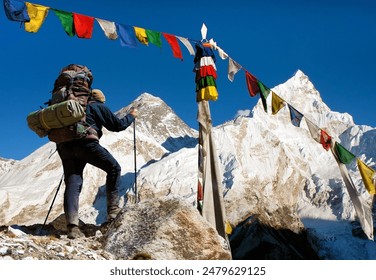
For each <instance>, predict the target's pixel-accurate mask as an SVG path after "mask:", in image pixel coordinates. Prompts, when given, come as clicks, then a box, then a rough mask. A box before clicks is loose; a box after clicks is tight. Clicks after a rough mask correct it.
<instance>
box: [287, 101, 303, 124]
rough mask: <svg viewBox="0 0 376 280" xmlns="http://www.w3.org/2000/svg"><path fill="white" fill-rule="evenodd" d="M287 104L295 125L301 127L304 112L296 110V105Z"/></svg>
mask: <svg viewBox="0 0 376 280" xmlns="http://www.w3.org/2000/svg"><path fill="white" fill-rule="evenodd" d="M287 106H288V107H289V109H290V118H291V122H292V124H293V125H294V126H296V127H299V126H300V122H301V121H302V118H303V114H302V113H300V112H299V111H298V110H296V109H295V108H294V107H292V106H291V105H290V104H287Z"/></svg>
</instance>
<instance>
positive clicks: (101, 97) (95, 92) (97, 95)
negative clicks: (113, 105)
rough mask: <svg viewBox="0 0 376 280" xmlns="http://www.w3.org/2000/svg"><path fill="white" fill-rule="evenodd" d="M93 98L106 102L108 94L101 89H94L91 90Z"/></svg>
mask: <svg viewBox="0 0 376 280" xmlns="http://www.w3.org/2000/svg"><path fill="white" fill-rule="evenodd" d="M91 94H92V96H93V98H94V99H95V100H97V101H100V102H102V103H104V102H105V101H106V96H104V94H103V92H102V91H101V90H100V89H93V90H92V91H91Z"/></svg>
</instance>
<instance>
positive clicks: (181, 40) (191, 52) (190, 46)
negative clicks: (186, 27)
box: [176, 36, 195, 55]
mask: <svg viewBox="0 0 376 280" xmlns="http://www.w3.org/2000/svg"><path fill="white" fill-rule="evenodd" d="M176 38H178V39H179V40H180V42H182V43H183V45H184V46H185V47H186V48H187V50H188V51H189V54H190V55H195V50H194V49H193V47H192V44H191V42H189V40H188V39H187V38H183V37H179V36H176Z"/></svg>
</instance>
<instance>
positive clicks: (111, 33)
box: [96, 18, 118, 40]
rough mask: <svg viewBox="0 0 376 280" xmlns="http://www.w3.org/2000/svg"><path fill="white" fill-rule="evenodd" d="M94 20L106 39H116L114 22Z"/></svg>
mask: <svg viewBox="0 0 376 280" xmlns="http://www.w3.org/2000/svg"><path fill="white" fill-rule="evenodd" d="M96 20H97V22H98V23H99V25H100V27H101V28H102V30H103V32H104V35H105V36H106V37H107V38H108V39H110V40H116V39H117V38H118V34H117V32H116V26H115V22H112V21H108V20H104V19H99V18H96Z"/></svg>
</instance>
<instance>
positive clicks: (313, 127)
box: [305, 118, 321, 144]
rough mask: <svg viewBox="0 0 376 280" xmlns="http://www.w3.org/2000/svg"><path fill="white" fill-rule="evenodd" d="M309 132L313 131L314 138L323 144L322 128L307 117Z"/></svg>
mask: <svg viewBox="0 0 376 280" xmlns="http://www.w3.org/2000/svg"><path fill="white" fill-rule="evenodd" d="M305 121H306V123H307V126H308V129H309V132H310V133H311V136H312V138H313V139H314V140H315V141H316V142H317V143H319V144H321V129H320V128H319V127H318V126H317V125H315V124H314V123H313V122H311V121H310V120H308V119H307V118H305Z"/></svg>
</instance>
